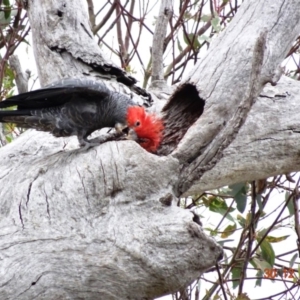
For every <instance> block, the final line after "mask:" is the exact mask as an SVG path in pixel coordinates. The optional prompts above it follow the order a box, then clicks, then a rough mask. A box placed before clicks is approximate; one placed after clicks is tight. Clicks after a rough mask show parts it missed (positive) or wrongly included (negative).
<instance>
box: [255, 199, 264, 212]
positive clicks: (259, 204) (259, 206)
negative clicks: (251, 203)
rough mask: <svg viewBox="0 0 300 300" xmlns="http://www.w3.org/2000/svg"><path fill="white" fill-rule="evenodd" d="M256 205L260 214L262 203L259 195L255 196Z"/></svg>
mask: <svg viewBox="0 0 300 300" xmlns="http://www.w3.org/2000/svg"><path fill="white" fill-rule="evenodd" d="M256 203H257V205H258V208H259V211H260V212H261V213H262V212H263V206H262V201H261V195H256Z"/></svg>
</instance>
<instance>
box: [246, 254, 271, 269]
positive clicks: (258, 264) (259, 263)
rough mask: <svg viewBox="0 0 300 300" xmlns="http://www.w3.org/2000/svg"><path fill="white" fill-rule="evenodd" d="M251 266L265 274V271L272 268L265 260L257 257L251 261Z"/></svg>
mask: <svg viewBox="0 0 300 300" xmlns="http://www.w3.org/2000/svg"><path fill="white" fill-rule="evenodd" d="M250 264H251V265H252V266H253V267H254V268H256V269H260V271H262V272H264V271H265V269H271V268H272V266H271V265H270V264H269V263H268V262H267V261H265V260H262V259H259V258H257V257H254V258H252V259H250Z"/></svg>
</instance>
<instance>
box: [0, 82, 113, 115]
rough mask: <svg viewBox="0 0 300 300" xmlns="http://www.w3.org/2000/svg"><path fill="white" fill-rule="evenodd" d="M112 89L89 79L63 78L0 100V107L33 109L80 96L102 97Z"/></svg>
mask: <svg viewBox="0 0 300 300" xmlns="http://www.w3.org/2000/svg"><path fill="white" fill-rule="evenodd" d="M111 93H112V92H111V91H110V90H109V89H108V88H107V87H106V86H105V84H104V83H102V82H98V81H94V80H89V79H71V78H70V79H62V80H59V81H57V82H55V83H53V84H51V85H49V86H47V87H45V88H42V89H38V90H35V91H31V92H27V93H23V94H19V95H16V96H13V97H11V98H9V99H6V100H4V101H1V102H0V108H7V107H11V106H17V108H18V110H23V113H24V112H25V111H24V110H27V109H28V110H31V109H40V108H47V107H54V106H60V105H63V104H65V103H66V102H69V101H70V100H72V99H74V98H76V97H77V99H78V98H85V97H86V98H89V97H93V98H94V99H96V98H97V99H99V101H101V100H102V99H104V98H106V97H109V96H110V95H111Z"/></svg>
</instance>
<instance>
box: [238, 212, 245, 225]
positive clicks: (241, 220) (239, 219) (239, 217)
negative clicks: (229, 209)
mask: <svg viewBox="0 0 300 300" xmlns="http://www.w3.org/2000/svg"><path fill="white" fill-rule="evenodd" d="M236 218H237V221H238V222H239V224H240V225H241V226H242V227H243V228H245V225H246V219H245V218H244V217H243V216H242V215H240V214H238V215H237V217H236Z"/></svg>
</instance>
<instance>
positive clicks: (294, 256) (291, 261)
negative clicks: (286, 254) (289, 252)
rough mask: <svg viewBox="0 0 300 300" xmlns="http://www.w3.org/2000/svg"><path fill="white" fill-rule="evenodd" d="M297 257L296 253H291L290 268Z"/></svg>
mask: <svg viewBox="0 0 300 300" xmlns="http://www.w3.org/2000/svg"><path fill="white" fill-rule="evenodd" d="M297 258H298V253H295V254H294V255H293V257H292V259H291V260H290V268H292V267H293V265H294V263H295V261H296V259H297Z"/></svg>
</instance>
